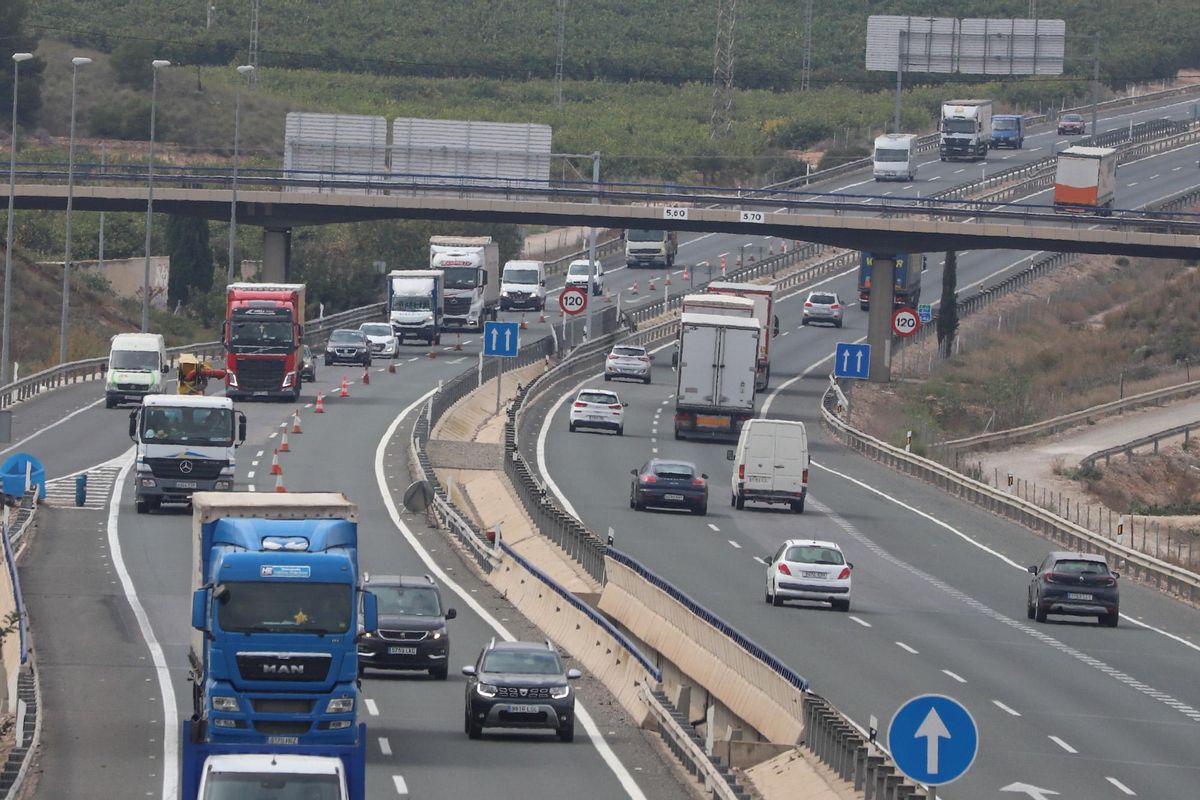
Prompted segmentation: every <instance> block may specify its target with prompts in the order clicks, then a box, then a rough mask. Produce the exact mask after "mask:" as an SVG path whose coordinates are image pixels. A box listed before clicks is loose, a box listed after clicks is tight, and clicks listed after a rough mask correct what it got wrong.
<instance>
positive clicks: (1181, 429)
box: [1079, 421, 1200, 467]
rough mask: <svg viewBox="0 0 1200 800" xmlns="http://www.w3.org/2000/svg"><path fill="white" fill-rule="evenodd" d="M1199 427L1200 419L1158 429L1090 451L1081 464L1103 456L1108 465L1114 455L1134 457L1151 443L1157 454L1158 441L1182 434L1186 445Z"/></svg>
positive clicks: (1086, 463) (1090, 462)
mask: <svg viewBox="0 0 1200 800" xmlns="http://www.w3.org/2000/svg"><path fill="white" fill-rule="evenodd" d="M1198 428H1200V421H1196V422H1188V423H1186V424H1184V425H1176V426H1175V427H1173V428H1167V429H1165V430H1161V431H1157V432H1155V433H1152V434H1150V435H1149V436H1141V437H1139V438H1137V439H1134V440H1133V441H1130V442H1125V443H1124V444H1119V445H1116V446H1115V447H1106V448H1104V449H1103V450H1097V451H1096V452H1094V453H1088V454H1087V455H1086V456H1084V457H1083V458H1082V459H1080V461H1079V463H1080V465H1081V466H1084V467H1090V466H1092V465H1093V464H1095V463H1096V462H1097V461H1099V460H1100V459H1102V458H1103V459H1104V463H1105V465H1107V464H1108V463H1109V460H1110V459H1111V458H1112V457H1113V456H1115V455H1120V454H1121V453H1124V454H1125V455H1126V456H1128V457H1129V458H1131V459H1132V458H1133V451H1134V450H1137V449H1138V448H1139V447H1145V446H1146V445H1149V444H1152V445H1154V452H1155V454H1156V455H1157V454H1158V443H1159V442H1160V441H1162V440H1163V439H1170V438H1172V437H1175V436H1182V437H1183V441H1184V444H1185V445H1186V444H1187V442H1188V440H1189V439H1190V438H1191V434H1192V431H1194V430H1196V429H1198Z"/></svg>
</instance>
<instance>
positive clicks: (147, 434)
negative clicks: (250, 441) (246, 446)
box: [142, 406, 233, 447]
mask: <svg viewBox="0 0 1200 800" xmlns="http://www.w3.org/2000/svg"><path fill="white" fill-rule="evenodd" d="M142 441H143V442H148V443H153V444H178V445H194V446H200V445H207V446H210V447H211V446H217V447H229V446H230V445H232V444H233V412H232V411H231V410H229V409H228V408H172V407H170V406H147V407H146V409H145V410H144V412H143V413H142Z"/></svg>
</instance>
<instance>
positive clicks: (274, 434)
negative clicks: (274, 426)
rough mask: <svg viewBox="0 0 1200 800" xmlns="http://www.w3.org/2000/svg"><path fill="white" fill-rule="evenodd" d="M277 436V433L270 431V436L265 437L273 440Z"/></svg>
mask: <svg viewBox="0 0 1200 800" xmlns="http://www.w3.org/2000/svg"><path fill="white" fill-rule="evenodd" d="M278 435H279V431H272V432H271V434H270V435H269V436H267V438H268V439H274V438H275V437H276V436H278Z"/></svg>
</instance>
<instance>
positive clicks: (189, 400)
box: [142, 394, 233, 408]
mask: <svg viewBox="0 0 1200 800" xmlns="http://www.w3.org/2000/svg"><path fill="white" fill-rule="evenodd" d="M142 405H143V406H147V407H150V406H153V407H156V408H157V407H166V408H233V401H232V400H230V399H229V398H228V397H215V396H204V395H195V394H148V395H146V396H145V397H143V398H142Z"/></svg>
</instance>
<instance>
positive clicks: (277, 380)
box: [237, 358, 284, 392]
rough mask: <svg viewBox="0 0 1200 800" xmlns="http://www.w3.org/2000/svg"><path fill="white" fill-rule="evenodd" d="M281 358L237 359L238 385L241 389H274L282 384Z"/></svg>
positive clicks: (251, 390) (247, 390)
mask: <svg viewBox="0 0 1200 800" xmlns="http://www.w3.org/2000/svg"><path fill="white" fill-rule="evenodd" d="M283 367H284V362H283V359H282V358H239V359H237V379H238V387H239V388H240V389H241V390H242V391H246V392H253V391H260V390H264V389H266V390H269V391H275V390H277V389H279V387H280V386H282V385H283Z"/></svg>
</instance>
